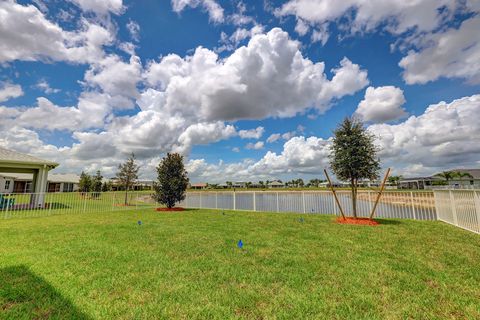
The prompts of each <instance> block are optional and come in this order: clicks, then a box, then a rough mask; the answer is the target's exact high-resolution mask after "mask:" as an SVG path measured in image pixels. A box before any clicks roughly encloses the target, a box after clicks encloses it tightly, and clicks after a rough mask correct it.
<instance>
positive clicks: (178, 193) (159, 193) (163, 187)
mask: <svg viewBox="0 0 480 320" xmlns="http://www.w3.org/2000/svg"><path fill="white" fill-rule="evenodd" d="M187 186H188V177H187V171H186V170H185V166H184V164H183V156H181V155H180V154H178V153H167V156H166V157H164V158H163V159H162V161H160V164H159V165H158V167H157V182H156V183H155V184H154V186H153V187H154V190H155V193H154V198H155V200H156V201H157V202H159V203H161V204H164V205H166V206H167V208H173V207H174V206H175V203H177V202H180V201H182V200H184V199H185V195H186V190H187Z"/></svg>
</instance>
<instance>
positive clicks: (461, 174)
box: [455, 171, 473, 180]
mask: <svg viewBox="0 0 480 320" xmlns="http://www.w3.org/2000/svg"><path fill="white" fill-rule="evenodd" d="M455 175H456V176H457V177H458V178H460V180H461V179H462V178H469V179H473V176H472V175H471V174H470V173H468V172H461V171H457V172H455Z"/></svg>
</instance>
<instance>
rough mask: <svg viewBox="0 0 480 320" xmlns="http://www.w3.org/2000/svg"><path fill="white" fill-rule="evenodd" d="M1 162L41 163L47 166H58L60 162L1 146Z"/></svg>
mask: <svg viewBox="0 0 480 320" xmlns="http://www.w3.org/2000/svg"><path fill="white" fill-rule="evenodd" d="M0 163H23V164H39V165H43V164H45V165H47V166H54V167H56V166H58V163H56V162H53V161H49V160H44V159H40V158H37V157H33V156H31V155H28V154H25V153H20V152H17V151H13V150H9V149H5V148H2V147H0Z"/></svg>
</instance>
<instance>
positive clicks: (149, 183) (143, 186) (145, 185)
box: [102, 177, 154, 191]
mask: <svg viewBox="0 0 480 320" xmlns="http://www.w3.org/2000/svg"><path fill="white" fill-rule="evenodd" d="M102 182H103V183H109V184H111V190H112V191H120V190H125V186H123V185H121V184H120V182H119V181H118V178H117V177H113V178H103V180H102ZM153 184H154V181H153V180H136V181H135V183H134V184H133V185H132V186H131V187H130V188H131V190H135V191H140V190H153Z"/></svg>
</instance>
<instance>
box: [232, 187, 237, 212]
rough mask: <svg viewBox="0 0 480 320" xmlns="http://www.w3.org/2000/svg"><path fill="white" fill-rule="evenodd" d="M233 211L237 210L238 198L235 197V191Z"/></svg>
mask: <svg viewBox="0 0 480 320" xmlns="http://www.w3.org/2000/svg"><path fill="white" fill-rule="evenodd" d="M234 190H235V189H234ZM233 210H237V197H236V196H235V191H233Z"/></svg>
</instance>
